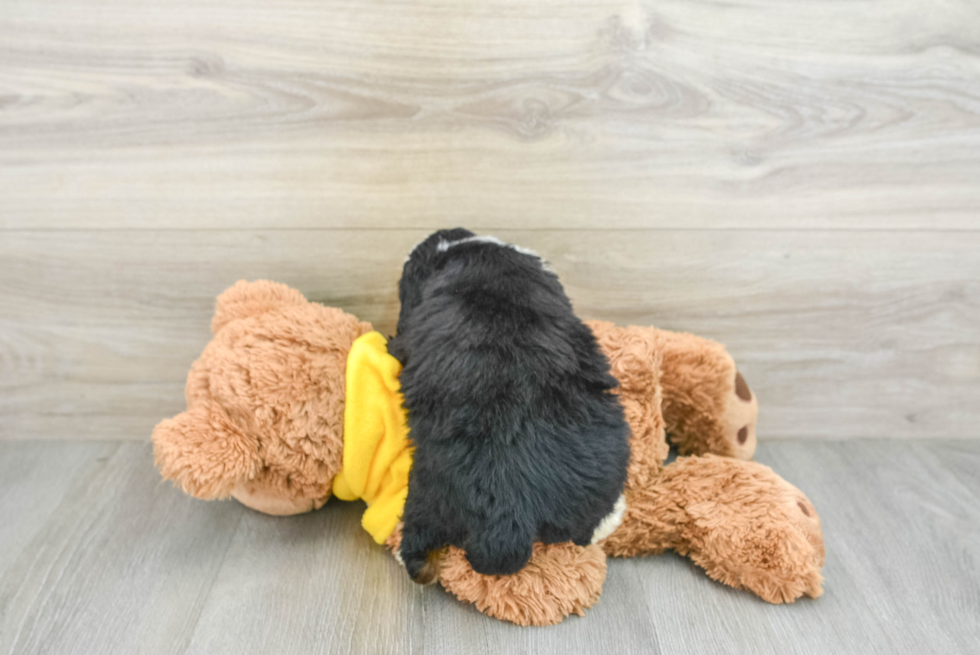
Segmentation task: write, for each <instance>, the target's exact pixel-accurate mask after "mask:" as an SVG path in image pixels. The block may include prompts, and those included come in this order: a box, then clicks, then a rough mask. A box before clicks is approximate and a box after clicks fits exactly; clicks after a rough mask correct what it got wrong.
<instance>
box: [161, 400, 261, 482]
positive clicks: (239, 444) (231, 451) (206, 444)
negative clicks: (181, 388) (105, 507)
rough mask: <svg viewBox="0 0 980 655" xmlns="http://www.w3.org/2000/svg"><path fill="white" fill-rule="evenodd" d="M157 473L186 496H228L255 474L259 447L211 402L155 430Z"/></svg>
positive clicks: (167, 421) (162, 423)
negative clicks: (171, 482)
mask: <svg viewBox="0 0 980 655" xmlns="http://www.w3.org/2000/svg"><path fill="white" fill-rule="evenodd" d="M153 455H154V458H155V460H156V465H157V468H158V469H159V470H160V474H161V475H162V476H163V477H164V478H165V479H167V480H172V481H173V482H174V484H176V485H178V486H179V487H180V488H181V489H182V490H183V491H184V493H187V494H190V495H192V496H195V497H197V498H202V499H204V500H215V499H219V498H227V497H228V496H230V495H231V492H232V490H233V489H234V487H235V486H236V485H237V484H239V483H241V482H244V481H246V480H249V479H251V478H253V477H255V475H256V474H257V473H258V470H259V467H260V459H259V455H258V443H257V442H256V440H255V439H254V438H250V437H248V436H246V435H245V433H244V432H243V431H242V430H240V429H239V428H238V427H237V426H236V425H235V424H234V423H233V422H232V421H231V419H229V418H228V416H227V415H226V414H225V412H224V411H223V410H222V409H221V408H220V407H219V406H218V405H217V404H216V403H214V402H213V401H211V402H202V403H200V404H198V405H196V406H195V407H194V408H193V409H192V410H190V411H187V412H183V413H181V414H178V415H177V416H175V417H174V418H172V419H166V420H164V421H161V422H160V423H159V424H158V425H157V426H156V427H155V428H154V429H153Z"/></svg>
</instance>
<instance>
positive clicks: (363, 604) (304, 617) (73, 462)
mask: <svg viewBox="0 0 980 655" xmlns="http://www.w3.org/2000/svg"><path fill="white" fill-rule="evenodd" d="M758 459H759V460H760V461H762V462H764V463H766V464H769V465H771V466H773V467H774V468H776V470H778V471H780V472H781V473H782V474H783V475H784V477H786V478H787V479H788V480H790V481H791V482H793V483H795V484H796V485H797V486H799V487H801V488H802V489H804V490H805V491H806V492H807V493H808V494H809V496H810V498H811V500H812V501H813V502H814V504H815V505H816V507H817V508H818V509H819V511H820V513H821V516H822V519H823V522H824V529H825V533H826V545H827V564H826V567H825V571H824V572H825V575H826V578H827V581H826V593H825V594H824V596H823V597H822V598H821V599H819V600H817V601H809V600H806V601H801V602H798V603H796V604H793V605H789V606H774V605H768V604H766V603H764V602H761V601H759V600H758V599H756V598H755V597H753V596H751V595H749V594H747V593H744V592H739V591H734V590H731V589H729V588H727V587H723V586H721V585H719V584H717V583H714V582H712V581H710V580H709V579H707V578H706V577H705V576H704V575H703V574H702V573H701V572H700V571H699V570H698V569H697V568H695V567H694V566H693V565H691V564H690V563H689V562H687V561H686V560H684V559H682V558H679V557H676V556H674V555H665V556H660V557H651V558H642V559H634V560H614V561H612V562H611V564H610V567H609V576H608V579H607V580H606V585H605V590H604V593H603V597H602V600H601V602H600V603H599V605H598V606H596V607H595V608H594V609H593V610H591V611H590V612H589V613H588V615H587V616H586V617H585V618H577V617H572V618H571V619H569V620H567V621H566V622H565V623H563V624H562V625H559V626H557V627H551V628H533V629H531V628H524V629H522V628H517V627H515V626H512V625H508V624H504V623H500V622H498V621H495V620H491V619H488V618H486V617H484V616H482V615H480V614H479V613H477V612H476V611H475V610H473V609H472V608H470V607H467V606H463V605H461V604H459V603H458V602H456V601H455V600H454V599H452V598H451V597H449V596H448V595H447V594H446V593H445V592H444V591H442V590H441V589H440V588H438V587H429V588H420V587H417V586H415V585H413V584H411V583H410V582H409V581H408V578H407V577H406V576H405V575H404V574H403V573H402V572H401V571H400V569H399V567H398V566H397V565H396V564H395V563H394V561H393V560H392V559H391V558H390V557H388V556H386V555H385V554H384V553H383V552H382V551H381V550H380V549H379V548H378V547H376V546H374V545H373V544H372V543H371V541H370V539H369V538H368V536H367V535H366V534H365V533H364V532H363V531H362V530H360V529H359V528H358V517H359V513H360V506H359V505H357V504H353V503H342V502H332V503H329V504H328V505H327V506H326V507H325V508H324V509H323V510H321V511H319V512H315V513H313V514H309V515H306V516H301V517H292V518H271V517H267V516H263V515H260V514H256V513H254V512H251V511H249V510H245V509H243V508H242V507H241V506H239V505H237V504H236V503H234V502H222V503H205V502H201V501H197V500H193V499H191V498H188V497H186V496H184V495H182V494H181V493H179V492H178V491H176V490H174V489H173V488H171V487H170V486H169V485H167V484H164V483H161V482H160V479H159V476H158V475H157V474H156V472H155V470H154V469H153V465H152V456H151V451H150V447H149V445H148V444H146V443H133V442H43V441H42V442H37V441H35V442H28V441H22V442H16V441H11V442H0V518H2V520H0V652H2V653H11V654H17V655H27V654H29V653H86V654H90V653H127V654H128V653H207V654H209V655H214V654H220V653H276V654H280V655H287V654H290V653H304V654H306V653H313V652H316V653H321V652H343V653H349V652H353V653H358V652H368V653H389V652H392V653H394V652H397V653H401V652H412V653H423V652H425V653H435V652H467V653H471V652H487V653H492V652H507V653H515V652H528V653H550V652H560V653H562V654H563V655H567V654H568V653H572V652H615V653H626V652H637V653H640V652H642V653H658V652H760V653H780V654H782V653H849V652H853V653H862V654H866V653H871V652H881V653H903V652H907V653H940V652H941V653H968V652H974V653H975V652H976V651H977V645H978V644H980V570H978V562H980V441H945V440H940V441H937V440H932V441H929V442H925V441H921V440H903V441H897V440H894V441H885V440H875V441H865V440H852V441H840V442H825V441H808V442H779V441H776V442H773V441H769V442H763V443H760V445H759V453H758Z"/></svg>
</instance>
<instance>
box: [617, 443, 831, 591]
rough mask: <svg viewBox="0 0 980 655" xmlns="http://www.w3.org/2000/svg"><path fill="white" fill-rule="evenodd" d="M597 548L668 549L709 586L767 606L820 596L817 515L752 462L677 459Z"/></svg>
mask: <svg viewBox="0 0 980 655" xmlns="http://www.w3.org/2000/svg"><path fill="white" fill-rule="evenodd" d="M603 546H604V548H605V550H606V553H608V554H609V555H613V556H622V557H628V556H633V555H641V554H653V553H659V552H661V551H663V550H665V549H668V548H672V549H674V550H676V551H677V552H678V553H680V554H682V555H689V556H690V557H691V559H692V560H693V561H694V562H695V563H696V564H698V565H699V566H701V567H702V568H704V569H705V570H706V571H707V573H708V575H709V576H711V577H712V578H714V579H715V580H718V581H720V582H723V583H725V584H727V585H731V586H732V587H736V588H740V589H748V590H751V591H753V592H755V593H756V594H758V595H759V596H761V597H762V598H763V599H765V600H767V601H769V602H771V603H783V602H791V601H793V600H796V599H797V598H799V597H800V596H803V595H806V596H810V597H813V598H816V597H818V596H819V595H820V594H821V593H822V592H823V590H822V588H821V583H822V581H823V578H822V576H821V575H820V569H821V567H822V566H823V562H824V546H823V533H822V531H821V529H820V518H819V517H818V516H817V513H816V510H815V509H814V508H813V505H812V504H811V503H810V501H809V500H808V499H807V497H806V496H805V495H803V493H802V492H801V491H800V490H798V489H797V488H796V487H794V486H793V485H791V484H789V483H788V482H786V481H785V480H783V479H782V478H780V477H779V476H778V475H776V474H775V473H773V471H772V469H770V468H769V467H766V466H763V465H761V464H758V463H755V462H748V461H743V460H735V459H730V458H725V457H716V456H714V455H706V456H704V457H683V458H680V459H678V460H677V461H676V462H674V463H673V464H670V465H668V466H666V467H665V468H664V469H663V471H662V473H661V475H660V477H659V479H658V480H657V482H656V483H655V484H651V485H649V486H648V487H646V488H640V489H632V490H631V491H630V493H629V494H628V496H627V509H626V514H625V516H624V517H623V523H622V524H621V525H620V527H619V529H617V530H616V532H614V533H613V534H612V535H611V536H610V537H609V538H608V539H607V540H606V541H605V542H604V543H603Z"/></svg>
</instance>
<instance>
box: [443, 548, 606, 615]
mask: <svg viewBox="0 0 980 655" xmlns="http://www.w3.org/2000/svg"><path fill="white" fill-rule="evenodd" d="M605 579H606V556H605V553H603V551H602V549H601V548H599V547H598V546H595V545H591V546H586V547H584V548H582V547H580V546H575V545H574V544H571V543H563V544H551V545H545V544H541V543H536V544H534V551H533V553H532V555H531V559H530V561H529V562H528V563H527V565H526V566H525V567H524V568H523V569H521V570H520V571H518V572H517V573H515V574H513V575H482V574H480V573H477V572H475V571H474V570H473V569H472V568H471V567H470V564H469V562H467V561H466V554H465V553H464V552H463V551H462V550H460V549H458V548H450V549H449V552H448V553H447V554H446V556H445V559H444V560H443V562H442V571H441V574H440V582H441V583H442V586H443V587H445V588H446V590H447V591H449V592H450V593H452V594H453V595H454V596H456V597H457V598H458V599H459V600H461V601H463V602H466V603H473V604H474V605H476V608H477V609H478V610H480V611H481V612H483V613H484V614H487V615H488V616H492V617H494V618H497V619H501V620H504V621H509V622H511V623H516V624H517V625H523V626H527V625H554V624H556V623H560V622H561V621H562V620H563V619H564V618H565V617H567V616H568V615H570V614H577V615H579V616H583V615H584V614H585V610H586V609H588V608H589V607H592V605H594V604H595V603H596V602H597V601H598V600H599V595H600V594H601V593H602V583H603V582H604V581H605Z"/></svg>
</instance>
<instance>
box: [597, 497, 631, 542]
mask: <svg viewBox="0 0 980 655" xmlns="http://www.w3.org/2000/svg"><path fill="white" fill-rule="evenodd" d="M625 513H626V496H624V495H622V494H620V495H619V498H618V499H617V500H616V504H615V505H613V511H611V512H610V513H609V514H607V515H606V517H605V518H604V519H602V521H601V522H600V523H599V527H597V528H596V529H595V531H594V532H593V533H592V543H594V544H595V543H599V542H600V541H602V540H603V539H605V538H606V537H608V536H609V535H611V534H612V533H613V532H615V531H616V528H618V527H619V524H620V523H622V522H623V514H625Z"/></svg>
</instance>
